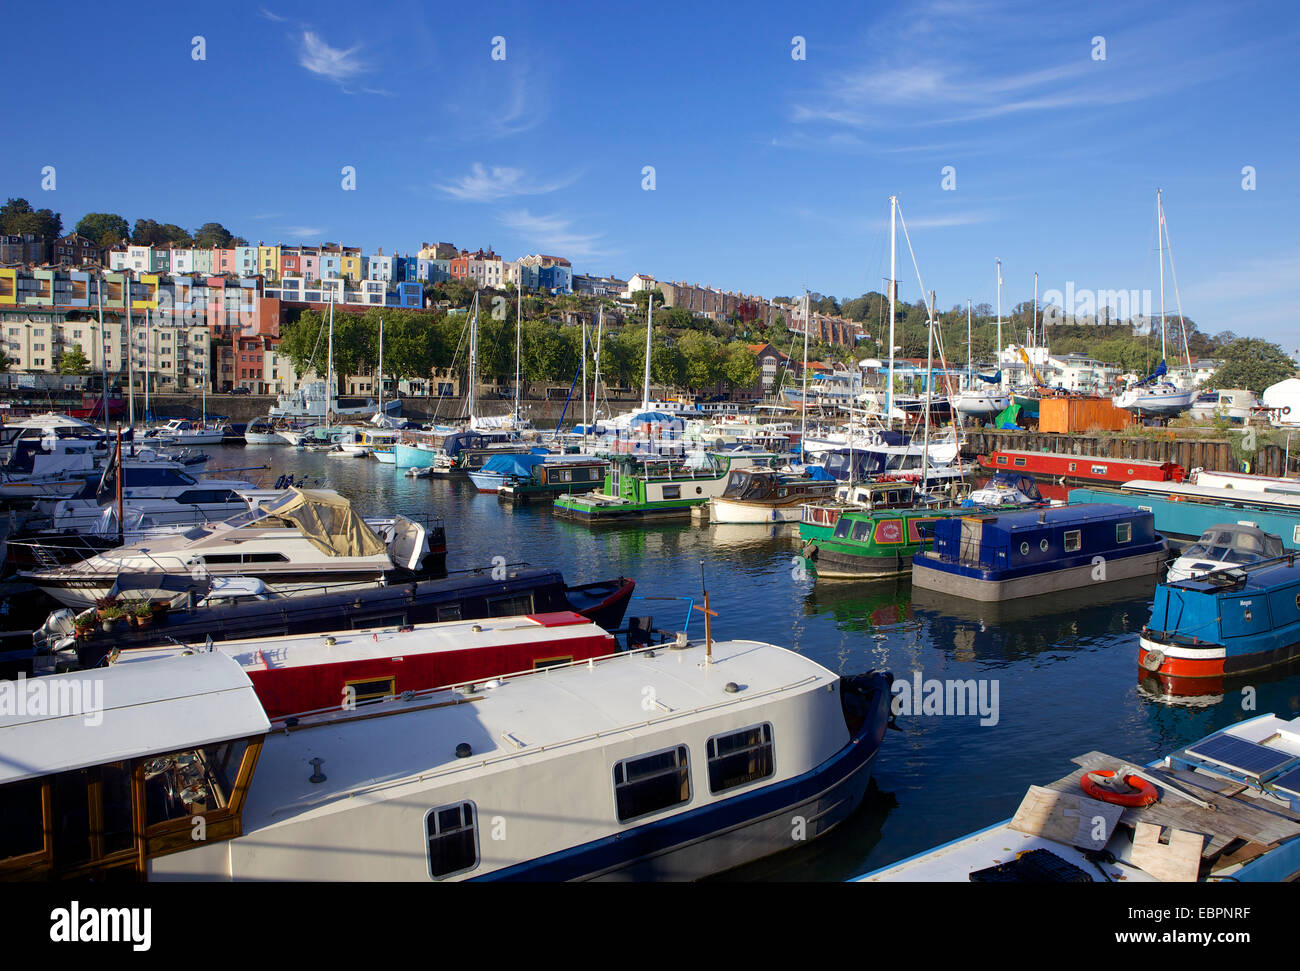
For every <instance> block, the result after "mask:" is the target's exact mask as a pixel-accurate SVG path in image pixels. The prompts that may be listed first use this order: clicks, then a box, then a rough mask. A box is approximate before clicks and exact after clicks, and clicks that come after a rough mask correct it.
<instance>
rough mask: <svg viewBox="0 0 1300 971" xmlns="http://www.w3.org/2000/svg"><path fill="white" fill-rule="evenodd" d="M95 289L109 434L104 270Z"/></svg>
mask: <svg viewBox="0 0 1300 971" xmlns="http://www.w3.org/2000/svg"><path fill="white" fill-rule="evenodd" d="M95 289H96V294H97V296H98V297H99V368H100V375H101V380H102V381H103V385H101V391H102V393H101V396H100V399H99V400H100V403H101V407H102V408H103V409H104V434H105V435H107V434H108V354H107V353H106V349H107V347H108V341H107V337H108V335H107V334H105V333H104V273H103V271H102V270H101V271H100V274H99V280H98V281H97V286H96V288H95Z"/></svg>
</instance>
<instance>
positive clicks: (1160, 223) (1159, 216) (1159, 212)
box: [1156, 189, 1165, 364]
mask: <svg viewBox="0 0 1300 971" xmlns="http://www.w3.org/2000/svg"><path fill="white" fill-rule="evenodd" d="M1156 224H1157V225H1156V235H1157V236H1158V237H1159V242H1160V363H1162V364H1163V363H1164V360H1165V205H1164V202H1163V201H1162V200H1161V198H1160V190H1159V189H1156Z"/></svg>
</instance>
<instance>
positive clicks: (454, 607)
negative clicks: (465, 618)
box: [437, 604, 460, 621]
mask: <svg viewBox="0 0 1300 971" xmlns="http://www.w3.org/2000/svg"><path fill="white" fill-rule="evenodd" d="M437 616H438V620H440V621H443V620H460V604H448V605H447V606H446V607H439V608H438V614H437Z"/></svg>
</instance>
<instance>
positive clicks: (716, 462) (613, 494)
mask: <svg viewBox="0 0 1300 971" xmlns="http://www.w3.org/2000/svg"><path fill="white" fill-rule="evenodd" d="M775 459H776V456H775V455H774V454H772V453H770V452H736V453H731V452H702V453H696V454H695V455H694V456H692V457H691V458H690V459H688V460H687V461H686V462H685V463H683V462H681V461H680V460H676V461H673V460H669V459H662V458H646V457H644V456H634V455H614V456H611V457H610V464H609V468H608V469H606V470H605V482H604V485H603V486H602V488H601V489H600V490H599V491H597V492H589V493H587V494H586V495H579V496H560V497H559V498H557V499H556V500H555V515H556V516H559V517H560V518H561V519H574V520H578V521H579V522H588V523H594V522H618V521H622V520H639V519H671V518H678V519H687V518H689V517H690V515H691V508H692V507H693V506H702V505H704V504H705V503H706V502H708V501H709V500H710V499H713V498H715V497H717V496H720V495H722V493H723V491H724V490H725V489H726V487H727V483H728V482H729V481H730V478H731V471H732V469H742V468H751V467H755V466H758V467H761V468H770V467H771V465H772V463H773V461H775Z"/></svg>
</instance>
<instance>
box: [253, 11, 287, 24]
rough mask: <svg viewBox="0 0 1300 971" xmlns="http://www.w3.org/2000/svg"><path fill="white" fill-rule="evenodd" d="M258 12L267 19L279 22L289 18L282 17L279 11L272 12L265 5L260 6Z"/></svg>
mask: <svg viewBox="0 0 1300 971" xmlns="http://www.w3.org/2000/svg"><path fill="white" fill-rule="evenodd" d="M257 12H258V13H259V14H261V15H262V16H263V17H265V18H266V19H267V20H270V21H272V22H273V23H277V24H282V23H284V22H285V21H286V20H288V19H289V18H288V17H281V16H280V15H279V14H277V13H272V12H271V11H269V10H267V9H266V8H265V7H258V8H257Z"/></svg>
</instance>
